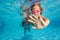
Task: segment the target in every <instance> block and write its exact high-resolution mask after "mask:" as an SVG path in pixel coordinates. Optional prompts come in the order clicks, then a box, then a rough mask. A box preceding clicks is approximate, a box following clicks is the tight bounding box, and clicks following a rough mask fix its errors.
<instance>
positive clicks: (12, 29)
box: [0, 0, 60, 40]
mask: <svg viewBox="0 0 60 40" xmlns="http://www.w3.org/2000/svg"><path fill="white" fill-rule="evenodd" d="M22 2H23V1H22V0H21V2H19V0H9V1H8V0H0V40H60V0H46V1H44V2H43V1H42V2H41V6H42V8H43V9H44V10H43V14H42V15H44V16H45V17H46V18H48V19H50V24H49V25H48V26H47V27H46V28H44V29H42V30H34V29H32V28H31V32H30V33H29V32H27V35H24V33H23V32H24V31H23V28H22V27H21V21H22V20H23V16H21V15H20V13H19V11H20V8H19V7H20V6H21V5H22V4H23V3H22Z"/></svg>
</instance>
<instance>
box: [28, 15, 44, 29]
mask: <svg viewBox="0 0 60 40" xmlns="http://www.w3.org/2000/svg"><path fill="white" fill-rule="evenodd" d="M28 21H29V22H31V23H33V24H34V25H36V28H37V29H41V28H43V27H42V25H41V22H40V19H38V15H37V16H36V15H32V16H29V19H28ZM33 29H34V28H33Z"/></svg>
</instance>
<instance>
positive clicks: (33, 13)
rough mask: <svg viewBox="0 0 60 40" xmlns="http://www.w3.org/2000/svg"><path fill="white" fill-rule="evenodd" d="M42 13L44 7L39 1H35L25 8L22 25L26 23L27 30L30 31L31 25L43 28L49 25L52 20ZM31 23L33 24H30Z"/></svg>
mask: <svg viewBox="0 0 60 40" xmlns="http://www.w3.org/2000/svg"><path fill="white" fill-rule="evenodd" d="M23 9H24V8H23ZM41 14H42V8H41V7H40V3H39V2H35V3H34V4H33V5H32V6H31V7H30V8H29V9H28V10H25V11H24V20H23V22H22V26H24V25H25V27H24V28H25V30H28V31H29V32H30V27H32V28H33V29H43V28H45V27H47V25H48V24H49V22H50V21H49V19H47V18H45V17H44V16H42V15H41ZM26 24H27V25H26ZM30 24H31V26H29V25H30ZM26 27H27V28H26ZM24 33H26V32H24Z"/></svg>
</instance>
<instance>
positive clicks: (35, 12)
mask: <svg viewBox="0 0 60 40" xmlns="http://www.w3.org/2000/svg"><path fill="white" fill-rule="evenodd" d="M40 13H41V8H40V7H39V6H38V5H35V6H34V7H33V10H32V14H35V15H36V14H38V15H40Z"/></svg>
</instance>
